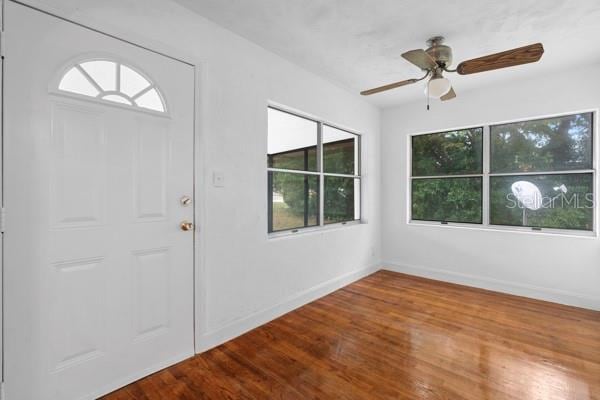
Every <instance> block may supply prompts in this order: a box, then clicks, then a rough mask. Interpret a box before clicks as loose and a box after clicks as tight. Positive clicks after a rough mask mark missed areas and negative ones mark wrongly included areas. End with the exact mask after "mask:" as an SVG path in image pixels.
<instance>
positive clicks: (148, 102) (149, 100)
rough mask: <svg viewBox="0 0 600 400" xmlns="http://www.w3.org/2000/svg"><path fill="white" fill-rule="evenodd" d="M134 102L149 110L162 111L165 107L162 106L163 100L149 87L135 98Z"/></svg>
mask: <svg viewBox="0 0 600 400" xmlns="http://www.w3.org/2000/svg"><path fill="white" fill-rule="evenodd" d="M135 102H136V104H137V105H138V106H140V107H143V108H147V109H149V110H154V111H160V112H164V111H165V107H164V106H163V102H162V100H161V99H160V96H159V95H158V92H157V91H156V89H151V90H149V91H147V92H146V93H144V94H143V95H141V96H140V97H138V98H137V99H135Z"/></svg>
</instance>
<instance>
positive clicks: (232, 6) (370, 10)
mask: <svg viewBox="0 0 600 400" xmlns="http://www.w3.org/2000/svg"><path fill="white" fill-rule="evenodd" d="M175 1H176V2H177V3H179V4H181V5H183V6H185V7H187V8H188V9H190V10H192V11H194V12H196V13H198V14H200V15H202V16H204V17H206V18H208V19H210V20H212V21H213V22H215V23H217V24H219V25H221V26H224V27H225V28H227V29H229V30H231V31H233V32H235V33H237V34H239V35H240V36H243V37H245V38H247V39H249V40H251V41H253V42H255V43H256V44H258V45H260V46H262V47H264V48H266V49H268V50H270V51H272V52H274V53H276V54H279V55H280V56H282V57H284V58H286V59H288V60H290V61H292V62H293V63H295V64H297V65H300V66H302V67H304V68H305V69H307V70H309V71H312V72H314V73H316V74H318V75H321V76H323V77H325V78H327V79H329V80H331V81H333V82H336V83H337V84H339V85H341V86H343V87H345V88H348V89H350V90H351V91H353V92H356V93H358V92H359V91H361V90H364V89H368V88H371V87H374V86H380V85H383V84H387V83H390V82H394V81H399V80H403V79H407V78H413V77H420V76H421V75H422V74H421V72H420V70H419V69H418V68H417V67H414V66H412V65H411V64H409V63H408V62H406V61H404V59H402V58H401V56H400V55H401V54H402V53H403V52H405V51H407V50H411V49H415V48H424V47H426V46H425V41H426V40H427V38H429V37H430V36H434V35H440V34H441V35H443V36H445V37H446V44H449V45H451V46H452V48H453V50H454V60H455V62H454V66H456V64H458V62H460V61H462V60H465V59H469V58H474V57H478V56H482V55H486V54H490V53H494V52H498V51H503V50H507V49H510V48H514V47H520V46H523V45H527V44H531V43H535V42H542V43H543V44H544V47H545V50H546V52H545V54H544V56H543V58H542V60H541V62H540V63H538V64H537V65H533V64H529V65H524V66H519V67H514V68H509V69H506V70H501V71H493V72H486V73H482V74H478V75H471V76H458V75H456V74H453V75H451V76H450V79H451V80H452V81H453V84H454V87H455V90H456V92H457V94H458V95H459V96H460V95H461V94H464V93H465V92H467V91H469V90H471V89H474V88H476V87H479V86H483V85H488V84H492V83H496V82H502V81H505V80H510V79H519V78H524V77H525V78H526V77H528V76H534V75H538V74H543V73H545V72H548V71H552V70H559V69H563V68H566V67H569V66H576V65H582V64H589V63H595V62H600V45H599V44H598V42H596V43H594V42H592V40H597V39H598V38H599V37H600V23H599V22H598V21H600V2H599V1H598V0H543V1H542V0H503V1H498V0H446V1H441V0H175ZM419 98H423V99H424V95H423V84H421V83H419V84H415V85H412V86H410V87H404V88H399V89H395V90H392V91H390V92H387V93H383V94H378V95H373V96H369V97H368V98H367V99H368V100H369V101H370V102H372V103H374V104H376V105H378V106H382V107H386V106H392V105H395V104H399V103H403V102H407V101H411V100H416V99H419Z"/></svg>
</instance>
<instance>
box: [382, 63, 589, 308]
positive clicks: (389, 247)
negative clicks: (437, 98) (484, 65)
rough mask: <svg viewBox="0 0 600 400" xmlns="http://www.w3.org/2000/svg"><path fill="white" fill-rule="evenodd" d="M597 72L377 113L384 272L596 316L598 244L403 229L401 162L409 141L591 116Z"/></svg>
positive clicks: (425, 228) (477, 231) (405, 165)
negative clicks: (495, 125) (502, 124)
mask: <svg viewBox="0 0 600 400" xmlns="http://www.w3.org/2000/svg"><path fill="white" fill-rule="evenodd" d="M532 68H535V66H533V67H532ZM597 71H598V66H593V67H592V66H590V67H588V68H587V69H579V70H571V71H566V72H562V73H555V74H553V75H543V76H540V77H538V78H536V79H532V80H527V81H514V82H511V83H510V84H504V85H501V86H489V87H481V88H480V89H478V90H477V91H470V92H466V93H462V92H461V91H460V88H456V89H457V93H458V97H457V98H456V99H455V100H452V101H450V102H447V103H444V104H439V103H434V104H432V108H431V111H429V112H428V111H426V110H425V104H424V100H423V101H419V102H416V103H411V104H405V105H401V106H398V107H395V108H389V109H386V110H384V111H383V113H382V160H383V164H382V193H381V196H382V215H383V216H385V217H384V218H383V226H382V239H383V260H384V266H385V268H389V269H393V270H397V271H404V272H407V273H411V274H416V275H422V276H429V277H433V278H438V279H443V280H448V281H454V282H458V283H464V284H469V285H474V286H479V287H483V288H489V289H495V290H501V291H506V292H511V293H515V294H520V295H525V296H530V297H535V298H540V299H547V300H553V301H558V302H563V303H567V304H572V305H578V306H583V307H591V308H596V309H600V240H599V239H598V238H583V237H565V236H557V235H549V234H540V233H534V232H531V233H530V232H527V233H515V232H500V231H493V230H480V229H467V228H461V227H449V226H437V225H436V226H417V225H414V224H408V223H407V207H408V205H407V187H408V186H407V183H408V174H409V170H408V162H407V157H406V155H407V150H408V149H407V146H408V143H407V136H408V135H410V134H411V133H417V132H427V131H436V130H444V129H447V128H453V127H463V126H469V125H478V124H484V123H490V122H498V121H506V120H511V119H518V118H527V117H535V116H540V115H548V114H555V113H565V112H570V111H578V110H584V109H585V110H589V109H593V108H597V107H598V106H599V105H600V80H599V79H597V78H596V75H597ZM491 73H493V72H491ZM471 78H472V79H478V76H477V75H473V76H472V77H471ZM596 133H597V132H596ZM597 138H598V136H596V137H595V141H596V143H597V142H598V140H597Z"/></svg>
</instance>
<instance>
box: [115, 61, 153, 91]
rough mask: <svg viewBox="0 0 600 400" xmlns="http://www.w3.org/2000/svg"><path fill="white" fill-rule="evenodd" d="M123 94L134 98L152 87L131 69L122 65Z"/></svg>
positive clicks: (121, 81)
mask: <svg viewBox="0 0 600 400" xmlns="http://www.w3.org/2000/svg"><path fill="white" fill-rule="evenodd" d="M120 83H121V92H123V93H125V94H126V95H127V96H129V97H133V96H135V95H136V94H138V93H139V92H141V91H142V90H144V89H146V88H147V87H148V86H150V82H148V81H147V80H146V78H144V77H143V76H141V75H140V74H138V73H137V72H136V71H134V70H132V69H131V68H129V67H127V66H125V65H121V80H120Z"/></svg>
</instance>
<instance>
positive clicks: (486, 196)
mask: <svg viewBox="0 0 600 400" xmlns="http://www.w3.org/2000/svg"><path fill="white" fill-rule="evenodd" d="M490 158H491V147H490V126H489V125H485V126H484V127H483V151H482V161H483V177H482V190H483V193H481V196H482V197H481V198H482V210H481V213H482V214H481V217H482V219H481V222H482V223H483V225H484V226H489V224H490V162H491V161H490Z"/></svg>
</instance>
